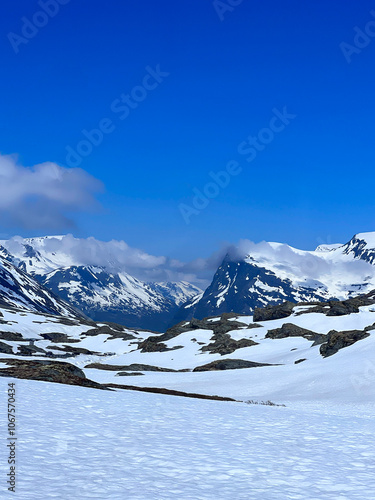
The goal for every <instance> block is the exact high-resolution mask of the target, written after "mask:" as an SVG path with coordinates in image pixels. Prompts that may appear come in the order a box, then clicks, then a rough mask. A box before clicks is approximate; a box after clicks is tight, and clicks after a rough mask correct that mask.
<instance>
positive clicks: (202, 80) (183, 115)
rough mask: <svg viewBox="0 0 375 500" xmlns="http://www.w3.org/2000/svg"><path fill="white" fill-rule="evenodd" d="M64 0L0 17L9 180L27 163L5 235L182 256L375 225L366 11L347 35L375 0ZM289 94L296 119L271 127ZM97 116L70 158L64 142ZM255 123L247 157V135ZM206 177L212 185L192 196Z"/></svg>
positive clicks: (373, 53)
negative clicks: (60, 236)
mask: <svg viewBox="0 0 375 500" xmlns="http://www.w3.org/2000/svg"><path fill="white" fill-rule="evenodd" d="M64 2H65V4H64V5H62V4H59V5H58V12H57V13H56V15H54V16H53V17H51V16H50V15H49V16H48V15H45V16H47V17H45V16H43V15H41V16H40V15H39V16H38V14H37V13H38V12H41V11H42V10H43V9H42V7H41V4H43V3H44V2H43V0H41V2H37V1H31V0H28V1H23V0H19V1H17V2H12V4H11V5H10V4H9V5H8V6H7V9H6V12H5V11H4V12H3V15H2V16H1V18H0V34H1V37H0V52H1V60H2V64H3V68H2V69H3V77H2V78H1V81H0V108H1V131H0V132H1V133H0V138H1V139H0V153H1V154H2V155H14V154H16V155H18V159H17V170H13V174H12V175H13V178H12V183H10V181H9V185H10V186H13V187H14V184H15V183H16V182H17V180H16V179H17V178H20V179H21V178H22V179H24V181H22V182H23V184H22V185H23V186H24V187H23V188H22V189H23V191H22V192H18V194H17V197H18V198H17V200H18V201H17V203H16V202H15V201H14V199H15V198H14V199H13V202H12V201H9V203H8V202H6V201H3V203H1V200H0V223H1V224H2V225H1V226H0V232H1V233H2V235H3V237H7V236H13V235H15V234H20V235H22V236H34V235H42V234H57V233H66V232H70V233H72V234H74V235H75V236H78V237H87V236H95V237H96V238H98V239H102V240H110V239H112V238H115V239H121V240H125V241H126V242H127V243H128V244H129V245H131V246H135V247H138V248H143V249H145V251H147V252H149V253H150V254H154V255H168V256H171V257H174V258H178V259H182V260H189V259H194V258H197V257H200V256H207V255H209V254H210V253H211V252H213V251H215V250H216V249H217V248H219V247H220V246H221V245H222V244H223V243H225V242H236V241H238V240H239V239H241V238H248V239H250V240H252V241H256V242H257V241H261V240H267V241H282V242H287V243H289V244H291V245H293V246H296V247H299V248H304V249H312V248H314V247H315V246H317V245H318V244H320V243H333V242H337V241H338V242H346V241H347V240H349V239H350V237H351V236H352V235H353V234H354V233H356V232H362V231H371V230H375V217H374V214H375V198H374V196H373V195H372V186H373V180H374V158H375V151H374V88H375V85H374V84H375V81H374V80H375V37H374V38H372V32H371V29H372V25H369V26H368V30H369V32H370V33H371V36H368V37H367V38H368V40H366V39H364V40H363V39H361V38H358V39H357V40H356V43H357V45H360V46H361V48H358V46H356V45H354V43H355V41H354V37H355V35H356V33H358V32H356V31H355V27H356V26H357V27H358V28H360V29H362V30H364V29H365V27H366V26H367V24H368V23H369V22H370V21H372V20H373V21H375V17H374V16H372V15H371V13H370V11H371V10H372V9H373V8H375V5H374V3H373V2H370V1H367V0H364V1H362V2H360V3H359V2H358V3H354V2H352V1H348V0H346V1H342V0H340V1H338V0H335V1H331V2H324V1H323V0H320V1H314V2H301V1H297V0H286V1H285V2H279V1H278V0H262V1H260V0H258V1H257V0H251V1H250V0H243V1H242V2H241V1H239V0H236V1H235V0H223V1H222V2H216V3H215V2H214V1H211V0H207V1H206V0H189V1H184V0H181V1H178V2H176V1H175V0H174V1H173V0H160V1H158V2H154V1H151V0H137V1H136V2H133V1H132V2H130V1H127V0H125V1H124V0H108V1H106V2H103V1H98V0H91V1H90V2H89V1H83V0H70V1H68V0H64ZM64 2H63V3H64ZM52 4H55V9H56V3H55V2H54V1H53V0H52ZM52 4H51V5H52ZM235 4H237V5H236V6H234V5H235ZM225 5H227V7H225ZM230 5H233V7H231V6H230ZM46 8H47V7H46ZM51 8H53V5H52V7H51ZM25 19H26V20H27V21H25ZM28 21H29V22H30V23H31V24H32V25H33V26H34V27H33V26H31V27H30V26H29V27H28V28H25V22H26V23H27V22H28ZM35 22H36V23H37V24H38V23H39V24H40V25H42V24H43V23H45V25H44V26H41V27H39V28H38V27H37V28H35ZM25 29H26V32H24V33H26V34H28V36H29V38H25V36H23V34H22V30H25ZM27 29H28V30H29V31H27ZM33 30H34V31H33ZM373 30H374V35H375V28H373ZM10 33H13V34H14V35H10ZM30 33H31V35H30ZM17 37H23V40H22V39H21V38H17ZM342 42H346V43H348V44H351V45H352V46H353V47H355V52H353V53H352V54H350V55H348V54H347V56H346V57H345V54H344V53H343V49H342V46H341V45H340V44H342ZM16 52H17V53H16ZM348 59H350V62H349V61H348ZM146 68H147V69H146ZM155 73H156V76H155ZM148 74H150V75H151V76H150V77H149V78H148V79H146V80H145V78H146V76H147V75H148ZM152 75H154V76H152ZM152 78H153V79H152ZM145 85H146V86H147V89H146V90H145ZM142 87H143V90H142ZM127 95H130V98H131V99H130V101H126V99H127V98H126V96H127ZM123 96H125V97H123ZM123 99H125V101H124V100H123ZM136 99H138V101H137V100H136ZM120 101H121V102H120ZM126 102H128V103H129V102H130V104H125V103H126ZM126 108H128V110H127V111H126ZM285 108H286V110H287V113H288V114H290V115H295V117H294V118H293V119H290V120H289V123H288V124H284V127H282V125H283V123H282V122H281V121H280V120H279V121H278V122H277V127H278V129H277V131H276V132H272V135H270V133H269V126H270V123H271V120H272V117H273V116H275V110H278V111H277V112H279V113H282V112H283V110H284V109H285ZM125 115H126V116H125ZM98 127H102V128H103V129H105V130H106V132H105V133H103V132H101V134H102V138H101V137H99V139H98V136H95V134H94V135H92V136H91V137H93V138H94V140H96V142H97V143H98V145H94V146H90V148H91V149H92V151H91V152H90V154H87V155H85V156H83V155H81V161H80V162H77V161H76V163H79V164H78V165H75V164H74V162H71V160H69V158H68V157H67V148H71V149H69V150H70V151H71V150H74V151H77V146H78V145H79V143H80V142H81V141H84V140H87V137H85V133H84V132H82V131H83V130H86V135H90V131H92V130H93V129H98ZM264 129H268V131H267V130H266V131H264ZM281 129H282V130H281ZM258 134H260V136H261V138H262V140H264V142H262V141H259V140H258V142H257V143H256V144H257V147H258V149H259V150H257V151H256V157H255V158H254V159H253V161H251V162H249V161H247V158H249V156H251V155H250V153H248V154H240V152H239V150H238V148H239V145H241V144H242V150H244V149H246V148H245V147H244V143H246V141H247V140H248V139H247V138H248V137H249V136H250V137H255V138H257V137H258ZM249 147H250V146H249ZM82 148H83V149H81V151H85V152H86V151H87V148H86V150H85V148H84V146H82ZM78 149H79V148H78ZM45 162H53V163H55V164H57V165H58V166H60V167H61V170H59V171H58V172H59V174H56V176H57V177H58V178H59V179H61V178H62V179H63V181H61V182H65V185H64V186H63V188H61V186H60V187H59V189H58V190H57V191H58V194H56V196H52V197H51V196H49V195H48V196H49V197H48V196H47V195H46V193H44V192H43V189H46V190H47V189H49V190H50V191H51V186H52V184H51V183H49V182H45V178H44V177H43V176H44V173H43V172H44V171H45V169H44V170H43V172H41V171H38V172H37V173H36V172H34V171H33V172H34V174H35V175H31V176H27V175H26V176H24V175H23V174H24V172H23V170H24V169H25V168H26V169H27V168H29V169H30V167H33V166H35V165H38V164H43V163H45ZM69 162H70V163H69ZM228 162H234V163H233V164H235V165H236V168H237V170H236V172H237V173H236V175H232V174H230V175H229V174H227V176H224V181H223V182H222V185H221V186H220V185H218V182H217V181H214V180H213V178H212V173H213V174H217V173H218V172H220V171H223V170H225V169H226V168H227V165H228ZM76 166H78V167H79V168H80V169H83V170H84V171H85V172H81V173H79V175H78V173H77V172H76V173H77V175H78V178H79V181H77V180H76V179H77V177H76V176H75V174H74V173H72V172H71V171H68V170H67V169H69V170H71V169H72V168H74V167H76ZM0 169H1V167H0ZM210 172H211V174H210ZM29 173H30V172H29ZM57 177H56V179H57ZM93 178H94V179H93ZM56 179H55V181H54V182H57V180H56ZM95 179H96V180H98V181H100V183H101V185H100V183H99V182H96V181H95ZM227 179H229V180H230V182H229V183H228V182H227ZM2 182H3V190H4V193H5V194H6V193H12V196H13V191H12V190H9V189H13V188H12V187H11V188H9V187H8V185H7V182H8V181H4V180H3V181H2ZM59 182H60V181H59ZM76 182H78V185H79V188H77V185H76V184H75V186H76V188H74V189H72V186H73V184H72V183H76ZM33 183H35V184H38V186H39V187H38V189H36V188H35V186H34V187H33V189H31V187H30V186H31V184H33ZM209 183H211V184H209ZM212 184H216V187H215V186H213V185H212ZM226 184H227V185H226ZM43 186H45V187H43ZM53 186H54V187H53V191H54V192H55V187H56V186H55V184H53ZM29 188H30V189H29ZM60 188H61V189H60ZM28 189H29V191H28ZM72 191H74V192H75V199H73V195H71V197H72V199H70V195H69V193H72ZM198 191H199V192H200V193H204V192H209V193H211V196H212V198H210V199H208V201H207V202H204V201H203V202H202V201H201V202H200V208H199V209H197V208H196V207H197V206H198V205H194V196H197V192H198ZM0 194H1V186H0ZM2 196H3V200H5V198H6V196H5V197H4V195H2ZM14 196H16V195H14ZM67 198H69V201H67ZM94 200H97V202H98V203H97V204H95V202H94ZM7 203H8V204H7ZM196 203H197V202H196ZM182 204H183V207H185V208H183V209H182V208H181V205H182ZM205 204H206V205H207V206H204V205H205ZM202 206H204V207H203V208H201V207H202ZM186 207H190V209H192V210H191V211H190V212H189V216H188V217H187V216H186V215H185V217H184V216H183V214H182V213H181V210H182V211H185V214H186V210H187V208H186ZM12 211H13V214H14V213H17V214H19V213H21V212H22V211H23V212H24V213H25V214H26V215H25V216H23V217H13V216H12ZM48 214H49V215H50V216H49V217H48ZM186 219H188V222H189V223H188V224H187V223H186Z"/></svg>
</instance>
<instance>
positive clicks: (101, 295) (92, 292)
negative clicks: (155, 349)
mask: <svg viewBox="0 0 375 500" xmlns="http://www.w3.org/2000/svg"><path fill="white" fill-rule="evenodd" d="M39 279H40V281H41V282H42V283H43V284H44V285H45V286H46V287H47V288H49V289H50V290H52V291H53V292H54V293H56V294H57V295H59V296H60V297H62V298H64V299H65V300H67V301H69V302H70V303H71V304H73V305H74V306H76V307H77V308H81V310H82V311H83V312H84V313H85V314H86V315H87V316H89V317H90V318H92V319H93V320H97V321H100V320H102V321H113V322H115V323H121V324H124V325H127V326H129V327H134V328H137V327H138V328H139V327H141V326H142V327H143V328H148V329H151V330H155V331H162V330H163V329H165V328H166V327H167V326H168V325H169V323H170V320H171V317H172V316H173V314H174V313H175V311H176V310H177V304H176V303H175V302H174V301H173V298H174V297H173V296H171V298H169V296H168V295H167V293H168V288H167V286H165V287H164V288H163V292H165V294H166V295H164V294H162V293H160V291H159V289H158V288H157V286H149V285H147V284H146V283H143V282H142V281H140V280H137V279H136V278H133V277H132V276H130V275H128V274H126V273H118V274H115V273H108V272H107V271H106V270H105V269H103V268H98V267H93V266H89V267H85V266H72V267H68V268H63V269H58V270H56V271H52V272H51V273H49V274H47V275H46V276H44V277H39ZM172 290H173V289H172ZM178 290H179V289H178V284H176V300H178V298H179V297H178V295H177V291H178ZM185 293H186V294H187V296H188V295H189V294H188V292H187V291H186V292H185ZM190 293H192V292H190ZM181 295H183V293H182V292H181ZM185 296H186V295H185Z"/></svg>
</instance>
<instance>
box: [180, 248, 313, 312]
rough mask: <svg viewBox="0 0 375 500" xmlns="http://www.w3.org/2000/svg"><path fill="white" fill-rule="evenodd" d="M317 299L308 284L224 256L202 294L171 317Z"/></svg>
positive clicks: (243, 309)
mask: <svg viewBox="0 0 375 500" xmlns="http://www.w3.org/2000/svg"><path fill="white" fill-rule="evenodd" d="M316 299H321V294H320V293H319V292H318V291H316V290H314V289H313V288H309V287H298V289H297V288H296V287H293V284H292V282H291V281H290V280H288V279H281V278H280V277H278V276H277V275H276V274H275V273H273V272H272V271H270V270H268V269H265V268H264V267H260V266H257V265H256V264H252V263H249V262H245V261H240V262H231V261H230V259H229V258H228V257H226V258H225V259H224V261H223V263H222V264H221V266H220V267H219V268H218V270H217V271H216V273H215V276H214V278H213V280H212V283H211V285H210V286H209V287H208V288H207V290H206V291H205V293H204V294H203V297H202V298H201V299H200V300H199V301H198V302H197V303H196V304H195V305H193V306H190V304H191V301H190V303H189V302H188V303H187V304H185V305H184V306H182V307H181V308H180V310H179V311H178V313H177V315H176V316H175V318H174V319H175V321H183V320H185V319H191V318H192V317H195V318H198V319H202V318H204V317H207V316H215V315H220V314H222V313H225V312H236V313H238V314H252V313H253V311H254V309H255V308H256V307H264V306H266V305H268V304H280V303H281V302H283V301H285V300H289V301H292V302H297V301H299V300H316Z"/></svg>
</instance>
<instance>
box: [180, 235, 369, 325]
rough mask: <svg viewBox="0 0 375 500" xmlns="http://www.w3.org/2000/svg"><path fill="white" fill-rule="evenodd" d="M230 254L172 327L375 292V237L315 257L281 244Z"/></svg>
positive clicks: (360, 237)
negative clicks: (230, 314) (286, 303)
mask: <svg viewBox="0 0 375 500" xmlns="http://www.w3.org/2000/svg"><path fill="white" fill-rule="evenodd" d="M248 247H249V248H248V249H246V251H243V252H242V255H241V254H239V253H238V252H237V250H236V251H235V252H232V253H228V254H227V255H226V256H225V258H224V260H223V262H222V263H221V265H220V266H219V268H218V269H217V271H216V273H215V275H214V277H213V280H212V282H211V284H210V286H209V287H208V288H207V290H206V291H205V292H204V294H203V296H202V297H201V298H198V297H194V298H193V299H192V300H191V301H189V302H188V303H187V304H185V305H184V306H182V308H181V309H180V311H179V312H178V313H177V315H176V316H175V321H176V322H178V321H182V320H189V319H191V318H192V317H195V318H199V319H202V318H204V317H207V316H215V315H220V314H222V313H225V312H237V313H240V314H251V313H252V312H253V311H254V309H255V308H256V307H263V306H265V305H267V304H278V303H280V302H282V301H284V300H289V301H291V302H301V301H316V300H318V301H328V300H338V299H339V300H344V299H347V298H350V297H353V296H356V295H358V294H361V293H367V292H369V291H371V290H372V289H374V288H375V265H374V264H375V232H371V233H360V234H357V235H355V236H354V237H353V238H352V239H351V240H350V241H349V242H348V243H346V244H344V245H341V244H335V245H320V246H319V247H318V248H317V249H316V250H315V251H304V250H298V249H296V248H293V247H291V246H289V245H286V244H281V243H266V242H263V243H260V244H257V245H256V244H250V243H249V245H248Z"/></svg>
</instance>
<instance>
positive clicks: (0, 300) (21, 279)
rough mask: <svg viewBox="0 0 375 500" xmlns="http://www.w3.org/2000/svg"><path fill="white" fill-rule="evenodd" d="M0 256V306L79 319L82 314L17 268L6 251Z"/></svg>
mask: <svg viewBox="0 0 375 500" xmlns="http://www.w3.org/2000/svg"><path fill="white" fill-rule="evenodd" d="M2 255H3V256H0V305H6V306H8V307H9V306H12V307H16V308H18V309H21V310H27V311H37V312H42V313H47V314H55V315H62V316H68V317H77V316H80V314H79V313H78V312H77V311H76V310H75V309H74V308H73V307H71V305H69V304H68V303H66V302H64V301H63V300H61V299H60V298H59V297H57V296H56V295H54V294H53V293H51V292H50V291H49V290H48V289H47V288H45V287H44V286H42V285H41V284H40V283H38V282H37V281H36V280H35V279H33V278H32V277H31V276H29V275H28V274H26V273H25V272H23V271H21V269H18V268H17V267H15V266H14V265H13V264H12V263H11V262H10V260H11V257H10V256H9V254H8V255H7V253H6V252H5V251H3V252H2Z"/></svg>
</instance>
